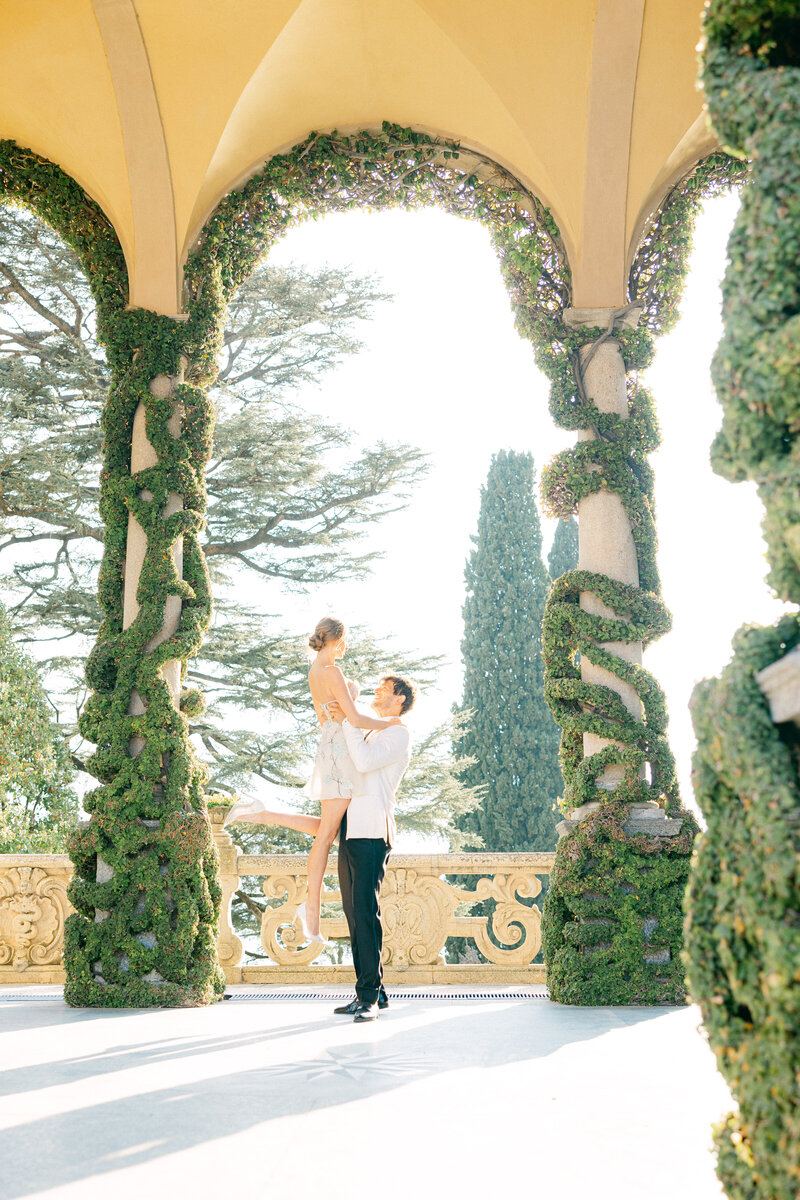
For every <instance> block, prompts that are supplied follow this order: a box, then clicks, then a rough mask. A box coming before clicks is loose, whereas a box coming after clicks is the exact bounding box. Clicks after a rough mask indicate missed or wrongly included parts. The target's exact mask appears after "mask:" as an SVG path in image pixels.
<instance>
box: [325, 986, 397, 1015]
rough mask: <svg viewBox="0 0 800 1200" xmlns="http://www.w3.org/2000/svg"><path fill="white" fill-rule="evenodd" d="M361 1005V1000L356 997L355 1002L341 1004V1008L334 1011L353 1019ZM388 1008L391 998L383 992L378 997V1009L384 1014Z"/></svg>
mask: <svg viewBox="0 0 800 1200" xmlns="http://www.w3.org/2000/svg"><path fill="white" fill-rule="evenodd" d="M360 1004H361V1001H360V1000H359V998H358V996H356V998H355V1000H351V1001H350V1003H349V1004H340V1005H339V1007H338V1008H335V1009H334V1010H333V1011H334V1012H335V1013H341V1015H342V1016H343V1017H353V1016H355V1012H356V1009H357V1008H358V1006H359V1005H360ZM388 1007H389V997H388V996H387V995H386V992H381V994H380V995H379V996H378V1008H379V1009H380V1010H381V1012H383V1010H384V1008H388Z"/></svg>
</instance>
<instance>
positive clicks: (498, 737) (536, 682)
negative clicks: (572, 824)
mask: <svg viewBox="0 0 800 1200" xmlns="http://www.w3.org/2000/svg"><path fill="white" fill-rule="evenodd" d="M473 540H474V543H475V549H474V550H473V551H472V554H471V555H470V557H469V560H468V561H467V566H466V571H465V580H466V586H467V597H466V600H465V602H464V610H463V611H464V638H463V641H462V643H461V652H462V658H463V661H464V694H463V699H462V702H461V713H462V715H463V719H464V722H465V723H464V730H463V734H462V736H461V738H460V739H459V741H458V742H457V743H456V744H457V747H458V750H459V752H460V753H462V754H465V755H468V756H469V757H470V758H472V759H473V760H474V762H473V764H472V765H471V766H469V767H468V768H467V769H466V770H465V771H464V773H463V777H464V779H465V781H466V782H468V783H469V784H470V785H471V786H473V787H479V788H482V789H483V797H482V801H481V806H480V808H479V809H476V810H475V811H474V812H472V813H469V814H468V815H467V816H465V817H464V818H462V820H461V822H460V824H461V825H462V826H463V828H464V829H467V830H472V831H474V832H475V833H477V834H478V835H479V836H480V838H481V840H482V843H483V845H484V846H485V847H486V849H488V850H502V851H507V850H512V851H524V850H550V849H552V848H553V847H554V845H555V842H556V833H555V822H556V816H555V812H556V802H557V800H558V797H559V795H560V794H561V789H562V780H561V772H560V770H559V767H558V739H559V730H558V727H557V726H556V724H555V722H554V721H553V718H552V716H551V715H550V711H549V709H548V707H547V704H546V703H545V700H544V667H543V664H542V651H541V636H542V635H541V628H542V614H543V612H544V605H545V601H546V599H547V591H548V587H549V584H550V579H549V576H548V573H547V570H546V568H545V566H544V563H543V562H542V534H541V524H540V520H539V510H538V508H537V506H536V500H535V495H534V467H533V459H532V458H531V456H530V454H518V453H515V452H514V451H501V452H500V453H499V454H497V455H495V456H494V458H493V459H492V464H491V466H490V468H489V474H488V476H487V479H486V484H485V486H484V487H483V488H482V490H481V509H480V516H479V518H478V532H477V536H476V537H475V538H474V539H473Z"/></svg>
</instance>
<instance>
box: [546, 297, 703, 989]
mask: <svg viewBox="0 0 800 1200" xmlns="http://www.w3.org/2000/svg"><path fill="white" fill-rule="evenodd" d="M643 307H644V306H643V305H634V304H631V305H628V306H626V307H624V308H621V309H618V310H613V309H605V310H603V309H588V310H587V309H582V310H576V309H568V310H566V311H565V313H564V316H563V325H562V330H561V335H560V336H561V339H562V345H563V352H562V353H561V355H560V356H558V357H556V358H554V359H551V361H550V368H551V370H550V373H551V377H552V378H553V392H552V396H551V405H552V409H553V413H554V415H555V417H556V419H557V420H558V421H559V423H560V424H561V425H562V426H564V427H566V428H568V429H574V430H576V431H578V438H579V440H578V443H577V445H576V447H575V448H574V449H573V450H571V451H567V452H565V453H564V454H561V455H559V456H557V458H556V459H555V460H554V461H553V462H552V463H551V464H550V466H549V467H548V468H547V470H546V471H545V472H544V475H543V490H544V493H545V497H546V500H547V502H548V507H549V509H550V511H551V512H553V513H556V514H558V515H560V516H566V515H568V514H569V513H572V512H577V514H578V526H579V539H580V542H579V567H578V570H577V571H570V572H568V573H567V574H566V575H562V576H561V578H560V579H558V580H556V581H555V583H554V586H553V590H552V593H551V596H550V599H549V601H548V605H547V609H546V612H545V619H544V629H543V647H544V657H545V666H546V669H547V679H546V684H545V694H546V696H547V698H548V701H549V703H550V705H551V708H552V710H553V714H554V716H555V718H556V720H557V721H558V723H559V724H560V725H561V726H562V731H563V732H562V770H563V773H564V780H565V786H566V791H565V797H564V808H565V811H566V813H567V814H568V818H567V819H566V820H564V821H562V822H561V824H560V825H559V827H558V831H559V835H560V841H559V845H558V849H557V852H556V862H555V866H554V870H553V874H552V876H551V883H550V890H549V892H548V896H547V900H546V904H545V912H544V921H543V945H544V954H545V961H546V963H547V977H548V985H549V988H550V994H551V996H552V997H553V999H555V1000H559V1001H562V1002H564V1003H570V1004H654V1003H665V1002H677V1001H680V1000H681V999H682V997H683V972H682V967H681V962H680V949H681V924H682V912H681V902H682V897H683V891H684V888H685V884H686V878H687V875H688V868H689V855H690V853H691V849H692V842H693V838H694V834H695V831H696V824H695V822H694V820H693V818H692V817H691V815H690V814H688V813H687V812H685V811H684V810H682V809H681V807H680V799H679V795H678V787H677V780H676V776H675V766H674V761H673V757H672V754H671V752H670V749H669V745H668V743H667V739H666V707H665V704H664V698H663V693H662V692H661V689H660V688H659V686H658V684H657V683H656V681H655V679H654V678H653V677H652V676H651V675H650V674H649V673H648V672H647V671H646V670H645V669H644V668H643V667H642V666H641V656H642V648H643V646H646V645H647V644H648V643H649V642H651V641H652V640H653V639H654V638H655V637H658V636H659V635H661V634H662V633H664V632H666V630H667V629H668V628H669V616H668V614H667V612H666V610H665V608H664V606H663V604H662V602H661V598H660V584H659V579H658V573H657V569H656V562H655V529H654V522H653V496H652V476H651V472H650V468H649V466H648V463H647V455H648V454H649V453H650V451H651V450H652V449H654V448H655V446H656V444H657V429H656V424H655V421H654V418H653V412H652V404H651V401H650V397H649V395H648V394H647V393H646V391H645V390H644V389H643V388H641V387H639V386H638V385H637V384H636V383H635V381H634V379H633V378H632V377H631V372H632V371H633V369H635V368H637V367H639V366H642V365H644V364H645V363H646V362H647V361H648V359H649V357H650V353H651V339H650V337H649V336H648V334H647V332H646V331H645V332H643V331H640V330H637V328H636V326H637V322H638V319H639V316H640V315H641V312H642V310H643Z"/></svg>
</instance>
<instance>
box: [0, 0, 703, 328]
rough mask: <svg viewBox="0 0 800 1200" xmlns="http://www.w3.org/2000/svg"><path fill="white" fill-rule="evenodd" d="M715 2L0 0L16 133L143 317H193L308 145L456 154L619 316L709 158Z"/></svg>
mask: <svg viewBox="0 0 800 1200" xmlns="http://www.w3.org/2000/svg"><path fill="white" fill-rule="evenodd" d="M701 10H702V0H557V2H556V0H498V2H496V3H488V2H487V0H59V2H58V3H53V2H52V0H27V2H26V3H25V4H19V3H17V2H16V0H0V137H7V138H14V139H16V141H18V142H19V143H20V144H22V145H26V146H29V147H31V148H32V149H33V150H36V151H37V152H38V153H40V154H42V155H44V156H46V157H47V158H50V159H52V160H54V161H55V162H57V163H59V164H60V165H61V166H62V167H63V168H64V170H66V171H67V172H68V173H69V174H71V175H73V176H74V177H75V178H76V179H77V180H78V181H79V182H80V183H81V184H82V185H83V187H85V188H86V190H87V191H88V192H89V193H90V194H91V195H92V196H94V197H95V198H96V199H97V200H98V202H99V203H100V204H101V205H102V207H103V208H104V209H105V211H106V213H107V214H108V216H109V218H110V219H111V220H112V222H113V223H114V225H115V227H116V229H117V231H118V233H119V236H120V240H121V242H122V244H123V247H124V249H125V254H126V257H127V260H128V264H129V268H130V271H131V278H132V288H133V296H132V299H133V301H134V302H135V303H138V304H144V305H147V306H148V307H154V308H157V309H159V310H161V311H165V312H176V311H178V310H179V296H180V265H181V262H182V261H183V258H184V257H185V254H186V251H187V249H188V247H189V246H190V245H191V243H192V242H193V241H194V239H195V238H196V237H197V234H198V232H199V230H200V229H201V228H202V224H203V222H204V221H205V220H206V218H207V216H208V214H209V212H210V211H211V210H212V209H213V207H214V206H215V204H216V203H217V202H218V201H219V199H220V198H221V197H222V196H223V195H224V194H225V193H226V192H227V191H229V190H230V189H231V188H232V187H234V186H236V185H237V184H238V183H240V182H241V181H242V180H243V179H244V178H246V177H247V176H248V174H250V173H251V172H252V171H253V170H255V169H257V167H258V165H259V164H260V163H262V162H263V161H264V159H265V158H267V157H269V156H270V155H271V154H274V153H275V152H276V151H278V150H282V149H285V148H287V147H289V146H291V145H292V144H293V143H294V142H296V141H299V140H300V139H302V138H303V137H304V136H305V135H306V134H307V133H308V132H309V131H310V130H312V129H325V128H333V127H338V128H340V129H348V128H358V127H362V126H369V125H375V124H376V123H379V122H380V121H382V120H389V121H396V122H399V123H402V124H404V125H413V126H416V127H418V128H421V129H425V130H427V131H430V132H435V133H439V134H445V135H447V136H450V137H454V138H458V139H460V140H461V141H462V142H463V143H464V144H466V145H469V146H473V147H475V148H478V149H480V150H482V151H484V152H485V153H487V154H489V155H490V156H491V157H492V158H494V159H496V160H497V161H499V162H501V163H503V164H504V165H505V166H507V167H508V168H510V170H511V171H512V172H513V173H514V174H516V175H517V176H518V177H519V178H520V179H521V180H522V181H523V182H524V183H526V184H527V185H528V186H529V187H531V188H533V189H534V190H535V191H536V192H537V193H538V194H539V195H540V196H541V197H542V198H543V199H544V200H545V201H546V203H548V204H549V205H550V206H551V208H552V210H553V213H554V215H555V217H556V219H557V221H558V223H559V225H560V227H561V229H562V233H563V234H564V238H565V241H566V243H567V247H568V250H569V254H570V259H571V262H572V266H573V271H574V276H575V298H574V299H575V303H576V304H579V305H606V304H617V303H621V302H622V301H623V300H624V291H625V276H626V266H627V261H628V259H629V257H630V254H631V253H632V251H633V249H634V248H635V242H636V241H637V240H638V236H639V233H640V231H641V227H642V224H643V221H644V220H645V219H646V217H647V215H648V214H649V212H650V211H652V208H653V206H654V205H655V204H657V203H658V201H659V199H660V198H661V196H662V195H663V194H664V191H665V190H666V189H667V187H668V186H669V185H670V183H672V182H673V181H674V180H675V179H677V178H678V177H680V175H681V174H682V173H683V172H684V171H685V170H686V169H687V168H688V167H689V166H691V165H692V163H693V162H695V161H696V160H697V159H698V158H699V157H700V156H701V155H703V154H705V153H708V152H709V151H710V150H711V149H713V148H714V145H715V143H714V140H713V138H712V137H711V135H710V134H709V133H708V131H707V128H706V124H705V120H704V115H703V111H702V98H701V96H700V95H699V93H698V92H697V90H696V87H695V77H696V71H697V67H696V51H695V47H696V44H697V41H698V38H699V31H700V14H701Z"/></svg>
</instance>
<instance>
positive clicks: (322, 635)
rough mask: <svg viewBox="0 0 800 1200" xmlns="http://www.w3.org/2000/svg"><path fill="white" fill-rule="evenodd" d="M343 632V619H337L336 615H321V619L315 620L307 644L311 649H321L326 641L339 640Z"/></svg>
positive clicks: (325, 644)
mask: <svg viewBox="0 0 800 1200" xmlns="http://www.w3.org/2000/svg"><path fill="white" fill-rule="evenodd" d="M344 634H345V629H344V621H337V619H336V617H323V618H322V620H321V621H317V626H316V629H315V630H314V632H313V633H312V635H311V637H310V638H309V639H308V644H309V646H310V647H311V649H312V650H322V648H323V647H324V646H327V644H328V642H340V641H341V640H342V638H343V637H344Z"/></svg>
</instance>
